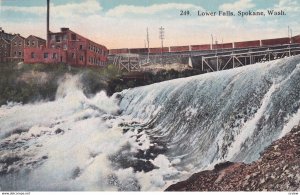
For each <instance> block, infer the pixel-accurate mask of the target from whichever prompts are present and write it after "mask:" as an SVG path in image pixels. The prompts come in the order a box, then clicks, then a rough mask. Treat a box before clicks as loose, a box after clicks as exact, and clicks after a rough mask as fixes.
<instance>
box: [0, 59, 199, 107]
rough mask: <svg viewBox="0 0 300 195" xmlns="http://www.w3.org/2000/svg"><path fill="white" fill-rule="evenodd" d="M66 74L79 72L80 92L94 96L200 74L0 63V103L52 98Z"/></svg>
mask: <svg viewBox="0 0 300 195" xmlns="http://www.w3.org/2000/svg"><path fill="white" fill-rule="evenodd" d="M65 74H71V75H78V74H80V75H81V76H80V79H81V82H82V84H83V92H84V93H85V94H86V95H87V96H93V95H94V94H96V93H97V92H99V91H101V90H105V91H106V92H107V94H108V95H112V94H113V93H115V92H119V91H122V90H124V89H128V88H133V87H138V86H143V85H148V84H152V83H156V82H161V81H165V80H170V79H176V78H181V77H188V76H192V75H197V74H201V71H199V70H195V69H189V70H184V71H182V72H178V71H175V70H173V69H172V70H168V71H167V70H162V71H159V72H157V73H152V72H145V73H142V75H143V77H142V78H128V74H126V73H123V72H120V71H119V70H118V69H117V68H116V67H115V66H113V65H109V66H107V67H106V68H83V67H80V68H79V67H70V66H67V65H64V64H58V65H57V64H56V65H55V64H50V65H49V64H48V65H45V64H30V65H29V64H17V63H5V64H3V63H2V64H0V106H1V105H3V104H6V103H7V102H20V103H24V104H25V103H32V102H36V101H53V100H54V99H55V95H56V91H57V88H58V86H59V83H60V82H61V79H62V78H63V77H64V75H65Z"/></svg>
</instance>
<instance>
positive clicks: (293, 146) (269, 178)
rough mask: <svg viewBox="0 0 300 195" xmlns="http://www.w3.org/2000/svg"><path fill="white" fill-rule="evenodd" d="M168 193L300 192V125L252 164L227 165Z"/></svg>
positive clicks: (171, 189)
mask: <svg viewBox="0 0 300 195" xmlns="http://www.w3.org/2000/svg"><path fill="white" fill-rule="evenodd" d="M166 191H300V126H296V127H294V128H293V129H292V130H291V132H290V133H288V134H287V135H286V136H284V137H283V138H281V139H279V140H277V141H275V142H273V144H272V145H270V146H269V147H268V148H266V150H265V151H264V152H263V153H262V154H261V157H260V158H259V159H258V160H257V161H255V162H252V163H251V164H244V163H232V162H224V163H221V164H218V165H216V166H215V167H214V169H213V170H208V171H202V172H200V173H195V174H193V175H192V176H191V177H190V178H189V179H187V180H185V181H182V182H178V183H176V184H173V185H171V186H170V187H168V188H167V189H166Z"/></svg>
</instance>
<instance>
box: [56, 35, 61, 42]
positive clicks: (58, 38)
mask: <svg viewBox="0 0 300 195" xmlns="http://www.w3.org/2000/svg"><path fill="white" fill-rule="evenodd" d="M55 41H56V42H57V43H60V41H61V37H60V36H59V35H56V36H55Z"/></svg>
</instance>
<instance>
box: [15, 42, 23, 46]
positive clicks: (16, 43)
mask: <svg viewBox="0 0 300 195" xmlns="http://www.w3.org/2000/svg"><path fill="white" fill-rule="evenodd" d="M17 45H18V42H17V41H15V42H14V46H17ZM19 46H22V41H20V42H19Z"/></svg>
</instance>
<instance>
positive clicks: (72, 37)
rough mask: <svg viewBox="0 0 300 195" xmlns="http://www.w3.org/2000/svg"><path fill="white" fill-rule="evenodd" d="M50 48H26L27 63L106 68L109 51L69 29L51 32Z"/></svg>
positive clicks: (49, 36) (25, 58) (49, 38)
mask: <svg viewBox="0 0 300 195" xmlns="http://www.w3.org/2000/svg"><path fill="white" fill-rule="evenodd" d="M47 42H48V47H47V48H46V47H42V48H25V50H24V53H25V57H24V62H25V63H66V64H69V65H73V66H100V67H102V66H106V64H107V55H108V50H107V48H106V47H105V46H103V45H100V44H97V43H95V42H93V41H91V40H89V39H87V38H85V37H83V36H81V35H79V34H77V33H75V32H73V31H71V30H70V29H69V28H61V31H60V32H56V33H53V32H49V35H48V40H47Z"/></svg>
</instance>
